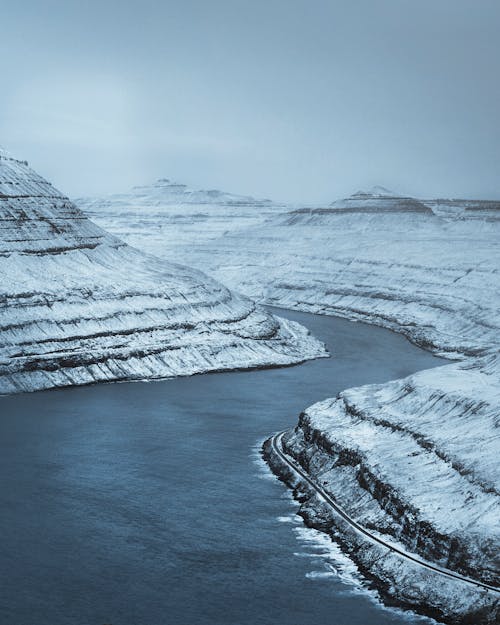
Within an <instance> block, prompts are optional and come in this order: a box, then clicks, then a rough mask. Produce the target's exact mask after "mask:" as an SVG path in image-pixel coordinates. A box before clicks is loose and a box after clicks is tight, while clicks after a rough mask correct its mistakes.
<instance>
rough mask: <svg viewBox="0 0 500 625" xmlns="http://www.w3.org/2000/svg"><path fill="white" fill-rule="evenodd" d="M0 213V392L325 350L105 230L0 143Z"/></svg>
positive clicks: (298, 357) (295, 327) (264, 362)
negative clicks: (1, 146) (1, 148)
mask: <svg viewBox="0 0 500 625" xmlns="http://www.w3.org/2000/svg"><path fill="white" fill-rule="evenodd" d="M0 223H1V233H0V327H1V343H0V392H1V393H13V392H21V391H33V390H38V389H44V388H51V387H56V386H68V385H76V384H89V383H93V382H100V381H112V380H130V379H148V380H150V379H154V378H166V377H171V376H179V375H190V374H194V373H201V372H206V371H214V370H222V369H237V368H248V367H267V366H275V365H285V364H290V363H296V362H299V361H303V360H305V359H308V358H314V357H318V356H324V355H325V351H324V348H323V346H322V345H321V344H320V343H319V342H318V341H316V339H314V338H313V337H312V336H311V335H310V334H309V333H308V331H307V330H306V329H305V328H303V327H302V326H300V325H299V324H296V323H293V322H289V321H286V320H283V319H279V318H277V317H274V316H273V315H271V314H269V313H268V312H267V311H265V310H264V309H262V308H261V307H259V306H258V305H256V304H255V303H254V302H253V301H251V300H250V299H248V298H247V297H245V296H239V295H236V294H234V293H233V292H231V291H230V290H228V289H227V288H225V287H224V286H222V285H221V284H220V283H218V282H216V281H215V280H213V279H210V278H209V277H207V276H206V275H204V274H203V273H201V272H199V271H196V270H192V269H188V268H186V267H183V266H181V265H178V264H176V263H175V262H167V261H165V260H159V259H157V258H155V257H153V256H150V255H147V254H145V253H143V252H141V251H139V250H137V249H135V248H133V247H131V246H129V245H127V244H126V243H124V242H123V241H121V240H120V239H118V238H117V237H115V236H112V235H110V234H108V233H107V232H105V231H104V230H102V229H101V228H100V227H98V226H97V225H95V224H94V223H93V222H92V221H90V220H89V219H87V218H86V217H85V216H84V215H83V214H82V212H81V211H80V210H79V209H78V208H77V207H76V206H75V205H74V204H73V203H72V202H70V201H69V200H68V199H67V198H66V197H65V196H64V195H63V194H61V193H60V192H59V191H57V190H56V189H55V188H54V187H53V186H52V185H51V184H50V183H48V182H47V181H46V180H44V179H43V178H42V177H41V176H39V175H38V174H37V173H35V172H34V171H33V170H32V169H31V168H30V167H29V166H28V164H27V163H26V161H21V160H17V159H15V158H13V157H12V156H10V155H9V154H8V153H7V152H6V151H5V150H0Z"/></svg>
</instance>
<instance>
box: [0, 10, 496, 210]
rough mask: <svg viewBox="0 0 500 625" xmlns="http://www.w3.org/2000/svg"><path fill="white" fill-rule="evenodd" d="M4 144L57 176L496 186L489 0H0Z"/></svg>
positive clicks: (73, 181)
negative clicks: (15, 0) (13, 0)
mask: <svg viewBox="0 0 500 625" xmlns="http://www.w3.org/2000/svg"><path fill="white" fill-rule="evenodd" d="M0 15H1V26H2V35H1V37H0V69H1V73H2V77H1V89H0V144H2V145H3V146H4V147H6V148H7V149H9V150H10V151H12V152H14V153H15V154H16V155H17V156H20V157H22V158H26V159H27V160H28V161H30V164H32V165H33V166H34V167H35V168H36V169H37V170H38V171H39V172H40V173H42V174H43V175H45V176H46V177H48V178H49V179H50V180H51V181H52V182H53V183H54V184H55V185H56V186H58V187H59V188H60V189H61V190H63V191H64V192H65V193H67V194H69V195H72V196H75V195H89V194H97V193H106V192H114V191H125V190H127V189H129V188H130V187H131V186H132V185H134V184H141V183H145V182H150V181H152V180H154V179H156V178H158V177H170V178H174V179H177V180H179V181H181V182H186V183H188V184H192V185H194V186H202V187H210V188H213V187H218V188H223V189H225V190H228V191H233V192H241V193H250V194H254V195H260V196H267V197H273V198H275V199H282V200H289V201H294V200H297V201H307V200H310V201H317V202H326V201H331V200H333V199H335V198H337V197H339V196H340V197H341V196H345V195H347V194H350V193H351V192H353V191H356V190H357V189H359V188H366V187H370V186H372V185H374V184H381V185H384V186H387V187H389V188H392V189H394V190H395V191H399V192H402V193H409V194H414V195H420V196H446V197H447V196H461V197H474V196H475V197H488V196H491V197H496V198H500V35H499V33H500V1H499V0H322V1H321V0H252V1H243V0H176V1H175V2H174V1H171V0H163V1H162V0H155V1H153V0H120V1H118V0H116V1H115V0H113V1H106V0H99V1H95V0H86V1H85V2H84V1H82V0H78V1H74V0H44V1H43V2H41V1H40V0H31V1H23V0H18V1H17V2H12V1H7V0H0Z"/></svg>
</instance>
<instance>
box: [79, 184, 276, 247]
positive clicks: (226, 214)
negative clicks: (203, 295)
mask: <svg viewBox="0 0 500 625" xmlns="http://www.w3.org/2000/svg"><path fill="white" fill-rule="evenodd" d="M75 203H76V204H77V206H78V207H79V208H81V209H82V210H83V211H84V212H85V213H86V214H87V215H88V216H89V217H90V218H91V219H93V220H94V221H95V222H96V223H98V224H99V225H100V226H102V227H103V228H106V229H109V230H110V231H111V232H113V233H114V234H116V235H117V236H120V237H122V238H123V239H125V240H126V241H127V243H129V244H130V245H134V246H136V247H138V248H141V249H147V250H148V251H149V252H150V253H152V254H156V255H158V254H159V255H165V254H169V255H170V257H172V255H173V254H175V249H176V248H177V247H178V246H190V245H196V244H198V243H200V242H205V241H207V240H210V239H214V238H216V237H218V236H220V235H222V234H224V233H226V232H231V231H233V230H237V229H240V228H244V227H248V226H253V225H256V224H259V223H262V222H264V221H265V220H266V218H267V217H269V216H271V215H273V214H277V213H279V212H281V211H283V210H284V206H283V205H280V204H274V203H272V202H271V201H270V200H265V199H264V200H263V199H255V198H253V197H248V196H244V195H234V194H232V193H225V192H223V191H219V190H216V189H212V190H203V189H201V190H195V189H190V188H189V187H187V186H186V185H184V184H178V183H176V182H172V181H171V180H168V179H166V178H163V179H160V180H157V181H156V182H155V183H153V184H151V185H146V186H139V187H134V188H133V189H131V191H130V192H129V193H123V194H115V195H109V196H106V197H102V198H99V197H97V198H79V199H76V200H75ZM167 250H168V252H167Z"/></svg>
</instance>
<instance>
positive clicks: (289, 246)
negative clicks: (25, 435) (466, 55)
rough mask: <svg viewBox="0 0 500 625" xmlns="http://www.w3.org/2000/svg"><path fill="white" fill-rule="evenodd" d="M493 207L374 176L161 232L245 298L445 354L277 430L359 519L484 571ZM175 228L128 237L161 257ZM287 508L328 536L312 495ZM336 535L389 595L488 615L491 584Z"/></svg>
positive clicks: (498, 226)
mask: <svg viewBox="0 0 500 625" xmlns="http://www.w3.org/2000/svg"><path fill="white" fill-rule="evenodd" d="M207 214H208V213H207ZM498 215H499V212H498V202H484V201H473V200H468V201H466V200H448V201H443V200H433V201H421V200H418V199H414V198H411V197H401V196H398V195H396V194H394V193H392V192H390V191H388V190H387V189H384V188H375V189H372V190H371V191H368V192H358V193H355V194H354V195H353V196H351V197H349V198H346V199H344V200H339V201H336V202H334V203H333V204H332V205H331V206H329V207H323V208H321V207H320V208H314V207H307V208H298V209H295V210H286V211H284V212H282V213H281V214H279V213H278V214H276V212H275V213H274V214H271V215H269V216H268V219H267V220H266V221H265V222H263V223H259V224H254V225H251V226H247V227H244V225H243V223H242V222H240V223H239V224H238V225H239V229H237V228H233V229H231V231H229V232H225V233H224V232H223V231H221V228H220V224H215V222H213V223H214V229H213V230H212V231H211V236H210V237H201V238H200V239H199V240H198V241H196V240H195V239H194V238H190V239H189V240H188V239H187V238H186V239H184V241H185V242H184V244H180V245H177V246H176V247H175V254H176V255H177V257H178V258H180V259H182V261H183V262H186V263H190V264H192V265H193V266H197V267H200V268H203V269H204V270H205V271H207V272H209V273H210V274H211V275H212V276H213V277H215V278H217V279H219V280H222V281H224V282H225V283H226V284H228V285H230V286H231V287H233V288H235V289H238V290H239V291H242V292H244V293H246V294H247V295H249V296H251V297H253V298H255V299H257V300H260V301H263V302H267V303H271V304H275V305H279V306H283V307H287V308H295V309H300V310H306V311H311V312H317V313H321V314H332V315H341V316H345V317H348V318H351V319H360V320H363V321H369V322H372V323H376V324H380V325H383V326H386V327H389V328H391V329H393V330H396V331H399V332H402V333H404V334H405V335H406V336H407V337H408V338H410V339H411V340H413V341H415V342H416V343H418V344H420V345H422V346H423V347H426V348H428V349H431V350H433V351H435V352H436V353H438V354H441V355H448V356H450V357H452V358H457V359H459V362H457V363H455V364H450V365H446V366H443V367H440V368H439V369H433V370H432V371H429V372H421V373H419V374H416V375H413V376H410V377H409V378H406V379H403V380H396V381H393V382H389V383H387V384H384V385H377V386H367V387H362V388H360V389H352V390H349V391H345V392H343V393H342V394H341V395H340V397H338V398H332V399H329V400H326V401H323V402H321V403H319V404H317V405H315V406H313V407H311V408H310V409H308V410H306V412H305V414H304V415H303V416H302V417H301V418H300V420H299V424H298V427H297V428H296V429H295V430H293V431H292V430H291V431H290V432H289V433H288V434H287V435H286V436H285V439H284V440H285V446H286V449H287V451H288V452H289V453H290V454H291V455H293V456H294V457H295V459H296V460H297V461H298V462H300V463H301V464H302V466H303V467H304V468H305V469H306V470H307V471H308V472H309V473H310V474H311V475H312V476H314V477H316V478H318V479H320V480H321V483H322V484H325V485H326V488H327V489H328V490H329V491H330V492H331V494H332V495H333V497H334V498H335V499H337V500H338V501H340V502H342V504H343V505H344V506H345V507H346V509H348V510H349V512H350V513H351V515H352V516H354V517H355V518H357V519H358V520H359V522H360V523H362V524H364V525H367V526H368V527H370V528H372V529H373V528H374V529H375V530H376V531H378V532H380V533H381V534H383V535H385V536H387V537H389V538H390V539H391V540H392V541H394V543H395V544H397V545H400V546H401V548H402V549H406V550H409V551H413V552H416V553H417V554H419V555H420V556H422V557H424V558H426V559H428V560H430V561H434V562H436V563H438V564H440V565H443V566H446V567H448V568H451V569H454V570H456V571H460V572H462V573H464V574H466V575H470V576H472V577H476V578H478V579H482V580H486V581H488V582H491V583H496V584H498V582H499V573H498V559H497V555H496V554H498V552H499V547H500V535H499V529H498V523H496V522H495V518H496V519H498V515H499V510H500V498H499V493H500V475H499V468H498V454H499V442H498V441H499V421H498V415H499V414H500V392H499V388H500V356H499V350H500V280H499V275H500V220H499V219H498ZM158 218H159V219H163V217H162V216H161V215H159V216H158ZM207 219H208V220H210V218H209V217H207ZM168 223H169V224H170V226H172V222H171V221H170V222H168ZM110 226H111V224H110ZM112 227H114V228H115V230H116V226H112ZM206 227H208V229H210V226H206ZM139 228H140V226H139ZM217 230H218V231H219V233H220V236H219V237H217V238H213V235H215V234H216V231H217ZM134 236H138V235H137V230H136V232H135V235H134ZM175 236H177V231H176V230H172V231H171V232H170V233H169V238H168V239H167V240H166V241H165V242H164V243H163V244H162V243H161V241H160V242H159V241H158V240H155V241H152V242H151V241H150V240H148V239H147V238H146V236H144V237H142V238H141V243H142V245H143V247H144V249H150V250H151V249H154V250H155V252H157V253H160V254H163V255H165V256H166V257H168V255H169V254H171V253H172V250H171V249H169V245H166V244H165V243H166V242H167V241H170V240H171V239H172V238H173V237H175ZM318 399H320V398H318ZM349 459H352V462H351V460H349ZM271 461H272V459H271ZM278 470H279V469H278ZM302 508H303V514H304V515H305V517H306V518H307V519H308V520H309V522H310V523H312V524H314V525H316V526H318V527H320V528H321V529H324V530H326V531H329V532H330V533H331V534H333V535H336V537H337V539H340V540H342V536H343V534H342V533H341V534H339V531H338V530H337V529H336V526H335V522H334V521H333V520H331V519H329V520H328V521H327V520H325V511H324V509H323V507H322V506H321V503H320V502H319V501H318V500H317V498H315V497H314V496H312V494H310V496H308V497H307V498H306V501H304V503H303V504H302ZM349 540H350V539H349ZM349 540H348V541H347V543H344V546H345V547H346V549H348V550H350V551H351V553H352V557H353V558H354V559H355V560H357V562H358V563H359V564H360V566H361V568H362V569H363V570H364V571H365V572H366V573H367V574H368V575H371V576H374V577H375V578H376V579H377V580H379V582H378V585H379V588H380V589H381V592H382V593H383V594H384V595H385V596H390V597H391V599H392V600H396V601H398V602H402V603H404V604H406V605H412V606H413V607H416V608H417V609H424V610H427V611H429V610H435V611H436V613H439V614H440V615H441V617H442V618H443V619H445V620H448V621H450V622H451V621H453V622H458V621H460V620H461V619H466V618H473V619H474V618H476V620H478V622H485V623H486V622H490V621H488V619H490V620H491V619H492V618H493V619H494V618H496V617H495V614H498V612H495V610H497V609H498V604H496V605H497V607H496V608H495V607H494V605H495V598H494V597H493V596H492V595H491V594H490V595H489V596H488V595H485V593H481V592H479V591H476V590H470V589H465V588H463V587H462V586H461V585H460V584H459V583H456V582H453V581H450V580H448V581H443V580H442V579H441V578H440V579H439V580H436V579H434V577H433V576H432V575H429V574H428V573H427V574H422V573H421V571H420V569H418V567H416V568H415V567H411V566H409V565H408V563H404V562H402V561H401V560H400V559H398V558H396V557H394V556H391V554H390V553H389V552H384V551H382V552H379V551H377V552H376V553H375V552H374V551H373V547H370V546H369V545H367V544H357V543H356V542H351V543H349ZM471 614H474V615H476V616H474V617H471ZM492 615H493V616H492ZM481 619H482V620H481ZM491 622H493V621H491Z"/></svg>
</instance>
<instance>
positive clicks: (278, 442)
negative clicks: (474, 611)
mask: <svg viewBox="0 0 500 625" xmlns="http://www.w3.org/2000/svg"><path fill="white" fill-rule="evenodd" d="M284 433H285V432H284V431H283V432H280V433H278V434H275V435H274V436H273V437H272V439H271V444H272V448H273V450H274V452H275V453H276V454H277V455H278V457H279V458H280V459H281V460H282V461H283V462H285V463H286V464H287V465H288V466H289V467H290V468H291V469H293V471H294V472H295V473H297V474H298V475H299V476H300V477H301V478H302V479H303V480H305V481H306V482H307V483H308V484H309V486H311V487H312V488H313V489H314V490H315V491H316V493H317V494H318V495H319V496H320V497H321V498H322V499H323V500H324V501H325V502H326V503H327V504H328V505H329V506H330V508H332V509H333V510H334V511H335V513H336V514H338V515H339V516H340V517H341V518H342V519H344V521H346V522H347V523H349V525H350V526H351V527H352V528H353V529H354V530H355V531H356V532H358V533H359V534H361V535H362V536H363V538H365V539H367V540H369V541H370V542H373V543H377V544H379V545H382V546H383V547H386V548H387V549H389V550H390V551H392V552H394V553H397V554H398V555H399V556H401V557H402V558H406V559H407V560H410V561H411V562H413V563H415V564H418V565H419V566H422V567H424V568H426V569H429V570H431V571H434V572H435V573H439V574H440V575H444V576H445V577H450V578H452V579H455V580H458V581H460V582H463V583H465V584H470V585H473V586H475V587H478V588H480V589H483V590H485V591H490V592H494V593H497V594H499V595H500V589H499V588H496V587H495V586H491V585H490V584H485V583H484V582H481V581H479V580H475V579H471V578H470V577H465V576H464V575H460V573H455V572H454V571H450V570H449V569H445V568H443V567H440V566H438V565H436V564H431V563H430V562H427V561H425V560H422V559H420V558H419V557H418V556H416V555H414V554H412V553H408V552H407V551H404V550H403V549H401V548H399V547H395V546H394V545H393V544H391V543H389V542H386V541H384V540H383V539H382V538H379V537H378V536H376V535H374V534H372V533H370V532H369V531H368V530H367V529H365V528H364V527H363V526H362V525H360V524H359V523H358V522H357V521H355V520H354V519H353V518H352V517H350V516H349V515H348V514H347V512H345V510H343V508H341V507H340V506H339V505H338V504H337V503H336V502H335V501H334V500H333V499H332V497H331V496H330V495H329V494H328V493H327V492H326V491H325V490H324V489H323V488H322V487H321V486H320V485H319V484H318V483H317V482H316V481H315V480H313V479H312V478H311V477H310V476H309V475H308V474H307V473H306V472H305V471H304V469H302V467H301V466H299V465H298V464H297V463H296V462H295V461H294V460H293V459H292V458H291V457H290V456H289V455H288V454H286V453H285V452H284V451H283V443H282V438H283V435H284Z"/></svg>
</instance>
